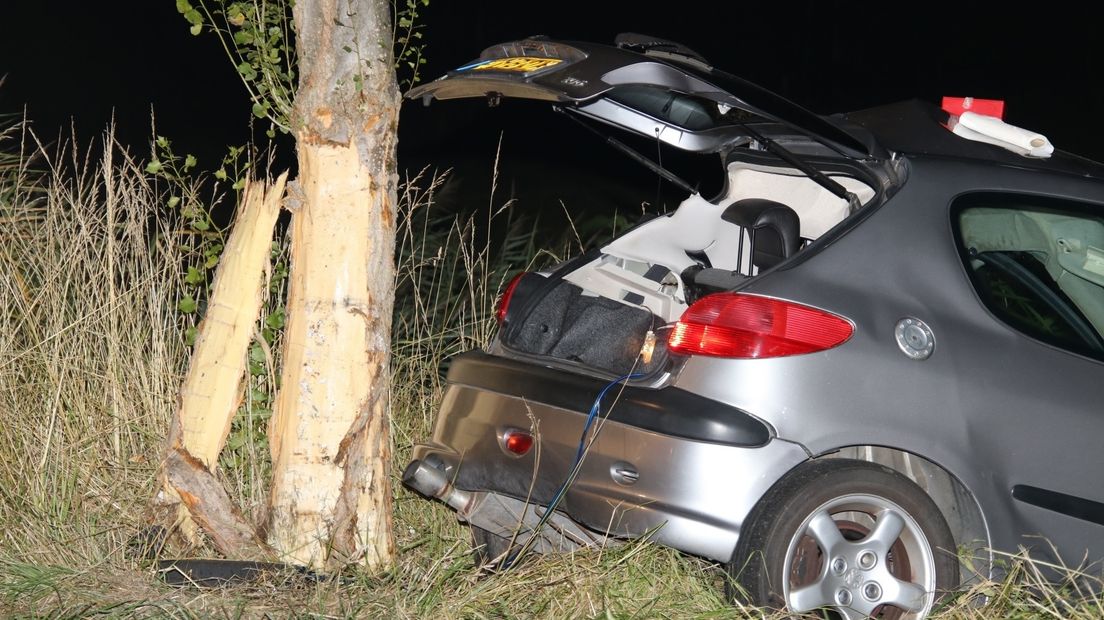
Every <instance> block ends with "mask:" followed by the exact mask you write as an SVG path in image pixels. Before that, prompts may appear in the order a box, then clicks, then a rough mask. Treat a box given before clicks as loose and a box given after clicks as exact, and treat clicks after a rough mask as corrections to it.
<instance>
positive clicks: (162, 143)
mask: <svg viewBox="0 0 1104 620" xmlns="http://www.w3.org/2000/svg"><path fill="white" fill-rule="evenodd" d="M157 146H159V147H161V148H163V149H164V148H168V146H169V139H168V138H166V137H165V136H157Z"/></svg>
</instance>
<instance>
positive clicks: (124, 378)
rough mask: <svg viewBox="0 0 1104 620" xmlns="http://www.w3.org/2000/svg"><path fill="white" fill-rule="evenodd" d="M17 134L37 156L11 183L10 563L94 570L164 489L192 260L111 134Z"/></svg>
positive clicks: (2, 247)
mask: <svg viewBox="0 0 1104 620" xmlns="http://www.w3.org/2000/svg"><path fill="white" fill-rule="evenodd" d="M7 139H8V140H9V148H11V147H10V144H11V141H14V140H16V139H18V140H20V141H21V142H22V145H21V148H22V150H21V151H19V152H21V153H33V154H34V155H35V156H36V157H35V158H33V159H32V158H30V157H26V156H24V157H22V158H21V159H20V162H21V163H20V164H19V165H16V166H15V167H13V168H10V169H9V170H8V171H7V172H6V173H3V174H2V176H3V177H5V181H6V183H5V187H7V189H8V198H7V199H6V200H5V201H4V203H2V205H3V206H2V208H3V212H2V213H0V220H2V224H0V298H2V299H3V300H4V302H3V304H2V305H0V412H2V414H3V423H0V498H2V501H0V524H2V526H3V551H4V553H3V560H7V561H21V562H31V563H33V562H43V563H50V564H59V565H64V566H87V565H89V564H90V563H91V564H94V563H97V562H102V561H105V560H106V559H107V558H119V557H121V556H122V553H121V551H122V549H123V548H124V547H125V546H126V542H127V540H128V537H129V536H130V535H131V534H132V532H131V530H130V528H129V527H128V524H129V523H132V522H133V521H134V519H136V518H137V516H138V515H139V514H140V513H141V510H142V505H143V502H144V501H145V499H146V497H145V496H146V493H143V491H144V490H148V489H149V488H150V486H151V479H152V476H153V473H154V464H155V461H156V454H157V451H158V447H159V445H160V442H161V437H162V435H163V433H164V429H165V425H166V423H167V420H168V417H167V416H168V413H169V412H170V411H171V409H172V403H173V400H174V396H175V390H176V387H177V383H178V380H179V377H180V372H181V369H182V368H183V364H184V362H185V359H186V355H187V351H186V348H185V346H184V344H183V342H182V340H181V338H180V337H179V334H180V331H181V328H180V326H179V325H178V319H177V318H176V316H175V315H174V313H173V312H171V308H172V306H173V304H174V303H175V300H176V298H177V296H178V293H179V290H178V286H177V283H178V281H179V278H178V277H177V265H178V262H179V261H180V260H181V256H180V255H179V252H178V248H177V244H176V243H175V242H174V238H173V231H172V230H171V229H169V228H168V226H167V224H166V222H165V221H163V220H162V219H159V218H158V215H157V207H158V204H159V199H158V198H159V197H158V195H157V192H156V191H155V189H154V188H153V187H152V186H151V185H150V184H149V182H148V181H147V180H146V178H145V175H143V174H142V172H141V170H140V169H139V168H138V166H137V165H136V163H135V161H134V160H133V159H131V158H129V157H126V156H124V155H122V154H121V152H120V151H119V150H118V149H117V148H115V146H116V145H114V143H113V142H112V140H111V138H110V135H108V137H107V138H106V144H105V145H104V146H103V147H100V148H97V149H90V150H88V151H84V152H82V151H79V150H77V149H76V147H71V148H69V149H58V150H57V151H56V152H53V153H51V152H48V151H47V150H46V149H43V148H41V147H39V146H38V145H36V144H34V143H33V141H31V136H30V134H29V133H27V132H26V130H24V129H20V130H19V131H12V132H10V133H9V134H7ZM32 164H33V165H34V166H37V167H38V170H37V171H33V170H32V169H31V168H30V166H31V165H32ZM38 174H41V175H44V176H42V177H38V178H36V175H38ZM44 179H45V180H48V183H45V182H44ZM0 561H2V560H0Z"/></svg>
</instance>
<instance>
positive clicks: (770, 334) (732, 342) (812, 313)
mask: <svg viewBox="0 0 1104 620" xmlns="http://www.w3.org/2000/svg"><path fill="white" fill-rule="evenodd" d="M854 331H855V328H854V326H852V325H851V322H850V321H848V320H847V319H844V318H842V317H839V316H836V315H834V314H831V313H829V312H825V311H823V310H817V309H816V308H810V307H808V306H803V305H801V304H796V303H793V302H789V301H782V300H779V299H771V298H769V297H760V296H758V295H748V294H745V293H717V294H715V295H709V296H707V297H703V298H702V299H700V300H698V301H697V302H695V303H694V304H693V305H692V306H690V307H689V308H688V309H687V310H686V312H685V313H683V315H682V318H681V319H679V322H678V323H676V324H675V328H674V330H672V331H671V335H670V337H669V338H668V341H667V349H668V351H670V352H672V353H677V354H681V355H709V356H713V357H732V358H742V359H762V358H769V357H785V356H787V355H801V354H803V353H814V352H816V351H824V350H825V349H831V348H832V347H835V346H838V345H840V344H843V343H844V342H846V341H847V339H848V338H850V337H851V334H852V333H854Z"/></svg>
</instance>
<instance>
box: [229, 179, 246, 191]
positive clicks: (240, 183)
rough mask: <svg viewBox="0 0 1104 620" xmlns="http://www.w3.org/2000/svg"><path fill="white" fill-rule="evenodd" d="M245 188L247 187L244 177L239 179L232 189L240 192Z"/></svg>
mask: <svg viewBox="0 0 1104 620" xmlns="http://www.w3.org/2000/svg"><path fill="white" fill-rule="evenodd" d="M243 187H245V177H242V178H240V179H238V180H237V181H234V184H233V185H231V186H230V189H233V190H235V191H237V190H240V189H241V188H243Z"/></svg>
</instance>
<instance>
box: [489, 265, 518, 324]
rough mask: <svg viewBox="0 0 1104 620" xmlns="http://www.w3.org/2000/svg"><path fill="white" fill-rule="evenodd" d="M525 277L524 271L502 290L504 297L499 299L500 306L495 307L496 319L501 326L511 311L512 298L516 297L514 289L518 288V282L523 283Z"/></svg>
mask: <svg viewBox="0 0 1104 620" xmlns="http://www.w3.org/2000/svg"><path fill="white" fill-rule="evenodd" d="M524 276H525V272H524V271H523V272H521V273H519V274H517V275H516V276H514V278H513V279H512V280H510V282H509V283H508V284H507V285H506V288H505V289H503V290H502V296H501V297H499V298H498V306H497V307H495V319H496V320H497V321H498V324H499V325H502V323H503V322H504V321H505V320H506V311H507V310H509V309H510V298H511V297H513V296H514V289H516V288H517V285H518V282H521V279H522V278H523V277H524Z"/></svg>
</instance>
